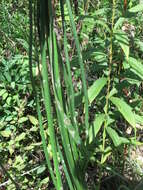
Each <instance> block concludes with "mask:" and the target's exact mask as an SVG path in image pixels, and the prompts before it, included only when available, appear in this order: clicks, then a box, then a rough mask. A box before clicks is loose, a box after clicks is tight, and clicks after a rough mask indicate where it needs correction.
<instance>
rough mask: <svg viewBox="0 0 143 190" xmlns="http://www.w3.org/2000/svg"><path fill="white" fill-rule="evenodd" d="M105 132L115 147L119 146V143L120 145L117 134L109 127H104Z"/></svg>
mask: <svg viewBox="0 0 143 190" xmlns="http://www.w3.org/2000/svg"><path fill="white" fill-rule="evenodd" d="M106 131H107V133H108V135H109V136H110V138H111V139H112V141H113V143H114V145H115V146H116V147H117V146H119V145H120V144H121V143H120V137H119V135H118V133H117V132H116V131H115V130H114V129H112V128H111V127H106Z"/></svg>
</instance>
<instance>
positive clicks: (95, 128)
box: [88, 114, 105, 143]
mask: <svg viewBox="0 0 143 190" xmlns="http://www.w3.org/2000/svg"><path fill="white" fill-rule="evenodd" d="M104 120H105V115H104V114H100V115H98V116H97V117H96V119H95V121H94V122H93V125H91V126H90V128H89V133H88V135H89V143H91V142H92V141H93V140H94V139H95V138H96V135H97V133H98V132H99V130H100V128H101V126H102V123H103V122H104Z"/></svg>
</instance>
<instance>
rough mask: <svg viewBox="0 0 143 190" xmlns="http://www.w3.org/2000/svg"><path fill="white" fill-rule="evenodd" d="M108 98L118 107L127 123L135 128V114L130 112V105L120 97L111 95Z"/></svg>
mask: <svg viewBox="0 0 143 190" xmlns="http://www.w3.org/2000/svg"><path fill="white" fill-rule="evenodd" d="M110 100H111V101H112V103H113V104H114V105H115V106H116V107H117V108H118V110H119V112H120V113H121V114H122V115H123V117H124V118H125V119H126V120H127V121H128V122H129V124H130V125H131V126H132V127H134V128H135V127H136V121H135V116H134V113H133V112H132V109H131V107H130V106H129V105H128V104H127V103H126V102H124V101H123V100H121V99H120V98H117V97H111V98H110Z"/></svg>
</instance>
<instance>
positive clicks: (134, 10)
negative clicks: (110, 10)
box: [129, 4, 143, 13]
mask: <svg viewBox="0 0 143 190" xmlns="http://www.w3.org/2000/svg"><path fill="white" fill-rule="evenodd" d="M139 11H143V4H138V5H136V6H135V7H132V8H131V9H129V12H131V13H137V12H139Z"/></svg>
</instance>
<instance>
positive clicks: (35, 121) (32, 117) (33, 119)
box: [28, 115, 38, 125]
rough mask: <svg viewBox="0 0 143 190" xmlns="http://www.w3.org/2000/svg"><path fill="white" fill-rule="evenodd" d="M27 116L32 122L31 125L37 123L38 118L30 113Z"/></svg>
mask: <svg viewBox="0 0 143 190" xmlns="http://www.w3.org/2000/svg"><path fill="white" fill-rule="evenodd" d="M28 118H29V120H30V122H31V123H32V124H33V125H38V120H37V119H36V117H34V116H32V115H28Z"/></svg>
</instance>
